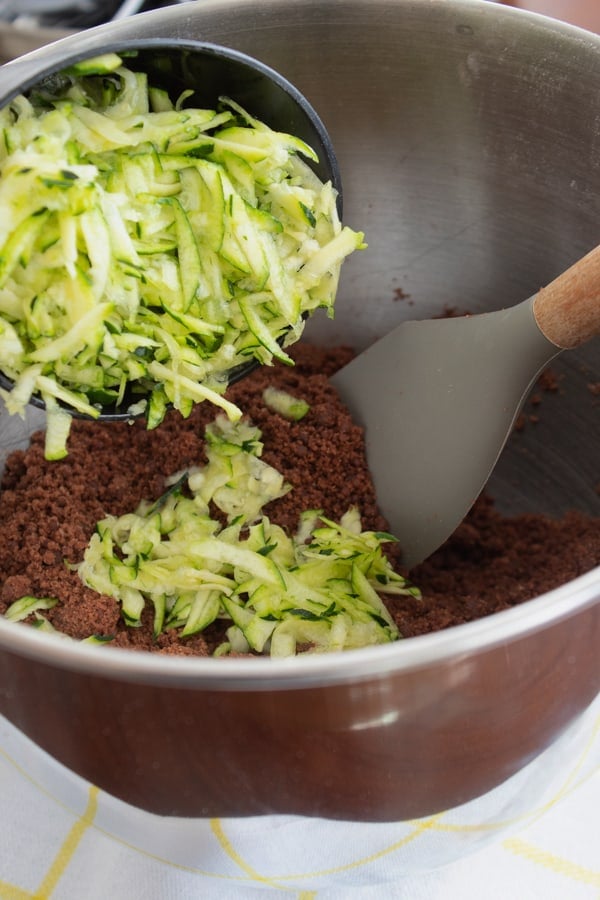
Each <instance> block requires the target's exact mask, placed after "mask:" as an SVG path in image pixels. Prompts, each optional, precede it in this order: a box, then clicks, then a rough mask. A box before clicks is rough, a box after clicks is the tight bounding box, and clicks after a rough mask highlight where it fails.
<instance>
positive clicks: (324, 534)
mask: <svg viewBox="0 0 600 900" xmlns="http://www.w3.org/2000/svg"><path fill="white" fill-rule="evenodd" d="M206 438H207V459H208V462H207V464H206V465H205V466H203V467H201V468H197V469H194V470H193V471H189V472H185V473H175V475H174V476H173V477H172V478H171V479H170V480H169V483H170V487H169V488H168V490H167V491H166V492H165V494H164V495H163V496H162V497H161V498H160V499H159V500H158V501H157V502H154V503H147V502H145V503H142V504H141V505H140V506H139V507H138V509H137V510H136V511H135V512H132V513H127V514H125V515H122V516H119V517H110V516H109V517H107V518H106V519H103V520H102V521H101V522H99V523H98V525H97V529H96V533H95V534H94V535H93V537H92V538H91V540H90V543H89V545H88V547H87V550H86V552H85V556H84V560H83V562H82V563H81V564H80V565H79V567H78V572H79V576H80V578H81V579H82V581H83V583H84V584H85V585H87V586H88V587H90V588H92V589H93V590H95V591H98V592H100V593H103V594H106V595H108V596H111V597H114V598H115V599H116V600H118V601H119V603H120V605H121V613H122V616H123V619H124V621H125V622H126V623H127V624H128V625H129V626H131V627H135V626H137V625H139V623H140V619H141V616H142V612H143V610H144V609H145V607H146V606H147V605H148V606H149V607H150V608H151V609H153V614H154V634H155V636H158V635H159V634H160V633H161V632H163V631H164V630H165V629H170V628H177V629H179V630H180V631H181V635H182V636H183V637H187V636H189V635H193V634H197V633H199V632H201V631H203V630H204V629H205V628H206V627H207V626H208V625H210V624H212V623H213V622H214V621H215V620H216V619H220V620H224V622H225V624H227V623H229V624H228V627H227V629H226V639H225V640H223V642H222V643H221V644H220V645H219V647H218V648H217V650H216V655H219V656H220V655H227V654H229V653H231V652H242V653H247V652H253V653H260V654H267V655H270V656H277V657H281V656H292V655H294V654H296V652H297V651H298V649H310V650H311V651H313V652H323V651H327V650H347V649H351V648H357V647H364V646H367V645H372V644H383V643H389V642H390V641H394V640H396V639H397V638H398V637H399V633H398V629H397V627H396V625H395V623H394V620H393V618H392V617H391V615H390V613H389V612H388V609H387V607H386V605H385V604H384V602H383V600H382V598H381V594H390V595H391V594H412V595H413V596H415V595H416V596H418V595H419V592H418V590H417V589H416V588H414V587H412V586H411V585H409V584H408V583H407V581H406V580H405V579H404V578H403V577H402V576H401V575H399V574H398V573H396V572H395V571H394V569H393V567H392V565H391V564H390V562H389V561H388V559H387V558H386V556H385V555H384V552H383V545H384V544H385V543H386V542H389V541H393V540H394V538H393V537H392V536H391V535H389V534H387V533H379V532H373V531H362V529H361V520H360V515H359V512H358V510H357V509H356V508H353V509H351V510H349V511H348V512H347V513H346V515H345V516H344V517H343V518H342V519H341V521H340V522H334V521H332V520H330V519H328V518H326V517H325V516H323V514H322V511H320V510H307V511H306V512H305V513H303V514H302V516H301V517H300V521H299V523H298V528H297V531H296V533H295V534H294V535H289V534H288V533H287V532H285V531H284V530H283V529H282V528H281V527H280V526H278V525H276V524H275V523H274V522H271V521H270V520H269V518H268V517H267V516H265V515H264V512H263V507H264V506H266V504H267V503H270V502H271V501H273V500H276V499H277V498H279V497H281V496H283V495H284V494H285V493H287V491H288V490H290V486H289V485H288V484H286V483H285V481H284V479H283V477H282V475H281V474H280V473H279V472H278V471H277V470H276V469H274V468H272V467H271V466H269V465H267V464H266V463H265V462H264V461H263V460H262V459H261V458H260V456H261V453H262V446H263V445H262V443H261V440H260V438H261V434H260V431H259V430H258V429H257V428H255V427H254V426H253V425H251V424H249V423H248V422H246V421H245V420H242V421H241V422H238V423H232V422H230V421H229V420H228V419H227V417H226V416H225V415H223V414H220V415H219V416H218V417H217V419H216V420H215V422H214V423H212V425H210V426H208V428H207V430H206ZM213 505H214V506H215V507H217V508H218V509H219V510H221V512H222V513H223V514H224V517H225V523H224V524H222V523H220V522H218V521H216V520H215V519H214V518H212V517H211V515H210V509H211V506H213ZM28 609H29V607H28Z"/></svg>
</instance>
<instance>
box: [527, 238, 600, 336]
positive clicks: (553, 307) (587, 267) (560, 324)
mask: <svg viewBox="0 0 600 900" xmlns="http://www.w3.org/2000/svg"><path fill="white" fill-rule="evenodd" d="M533 313H534V316H535V320H536V322H537V324H538V327H539V329H540V331H541V332H542V334H544V336H545V337H547V338H548V340H549V341H551V342H552V343H553V344H556V346H557V347H561V348H562V349H564V350H569V349H572V348H573V347H578V346H579V345H580V344H583V343H585V342H586V341H589V340H590V338H593V337H595V336H596V335H598V334H600V245H599V246H598V247H595V248H594V249H593V250H591V251H590V252H589V253H588V254H587V255H586V256H584V257H583V258H582V259H580V260H578V261H577V262H576V263H574V264H573V265H572V266H571V267H570V268H569V269H567V270H566V272H563V273H562V275H559V276H558V278H555V279H554V281H552V282H551V283H550V284H549V285H548V286H547V287H544V288H542V289H541V290H540V291H539V293H538V294H537V295H536V297H535V300H534V302H533Z"/></svg>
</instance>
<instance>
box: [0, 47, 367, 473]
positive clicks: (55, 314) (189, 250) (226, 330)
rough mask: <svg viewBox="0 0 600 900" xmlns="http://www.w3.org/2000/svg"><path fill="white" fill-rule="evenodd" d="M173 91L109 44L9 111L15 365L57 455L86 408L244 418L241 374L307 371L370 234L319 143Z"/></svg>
mask: <svg viewBox="0 0 600 900" xmlns="http://www.w3.org/2000/svg"><path fill="white" fill-rule="evenodd" d="M192 100H193V91H186V92H184V93H183V94H182V95H181V96H180V97H179V98H176V99H175V100H173V99H172V98H170V97H169V96H168V95H167V94H166V93H165V91H163V90H160V89H158V88H156V87H154V86H152V85H149V84H148V83H147V78H146V76H145V75H144V74H143V73H139V72H134V71H132V70H130V69H128V68H127V67H126V66H125V65H123V61H122V59H121V58H120V57H119V56H116V55H114V54H108V55H107V56H105V57H102V58H101V59H99V60H98V61H97V63H96V65H91V64H90V62H89V61H87V62H86V63H85V64H84V65H82V66H81V67H79V68H78V67H74V68H73V69H71V70H69V71H67V72H65V73H62V75H61V76H60V77H55V78H54V79H52V81H51V82H48V84H46V85H45V86H44V85H42V86H39V87H38V88H37V89H36V90H35V91H32V92H30V94H29V96H27V97H26V96H23V95H21V96H18V97H16V98H15V99H14V100H12V101H11V102H10V104H8V105H7V106H6V107H5V108H4V109H2V110H0V130H1V135H2V140H1V141H0V369H1V370H2V371H3V372H4V374H5V375H6V376H8V377H9V378H10V379H12V380H13V381H14V388H13V389H12V391H10V392H7V391H2V396H3V398H4V400H5V403H6V405H7V408H8V410H9V411H10V412H11V413H19V414H22V413H23V411H24V408H25V406H26V405H27V403H28V402H29V401H30V398H31V396H32V395H33V394H36V395H38V396H40V397H41V398H42V399H43V401H44V402H45V405H46V410H47V438H46V455H47V457H48V458H50V459H59V458H61V457H63V456H65V455H66V452H67V450H66V442H67V438H68V433H69V427H70V422H71V415H70V413H69V410H76V411H78V412H79V413H80V414H84V415H89V416H91V417H97V416H98V415H99V412H100V410H101V409H102V407H104V406H110V407H113V406H115V405H116V406H117V407H119V405H121V407H122V408H123V411H127V412H130V413H131V414H132V415H134V414H139V413H140V412H144V413H145V415H146V418H147V423H148V427H149V428H154V427H156V426H157V425H158V424H159V423H160V422H161V420H162V418H163V416H164V414H165V411H166V409H167V407H168V405H172V406H174V407H175V408H176V409H178V410H180V411H181V412H182V414H184V415H187V414H189V412H190V410H191V408H192V406H193V404H195V403H197V402H201V401H203V400H209V401H212V402H213V403H215V404H216V405H217V406H219V407H221V408H222V409H224V410H225V411H226V412H227V414H228V416H229V417H230V418H231V419H235V418H239V416H240V411H239V410H238V409H237V408H236V407H235V406H233V405H232V404H231V403H229V402H228V401H227V400H226V399H225V398H224V397H223V396H222V394H223V392H224V390H225V388H226V386H227V373H228V371H229V370H230V369H232V368H234V367H235V366H237V365H238V364H241V363H244V362H247V361H248V359H249V358H256V359H257V360H258V361H259V362H260V363H263V364H269V363H271V362H272V361H273V359H274V358H276V359H279V360H282V361H283V362H286V363H289V364H291V360H290V358H289V356H288V354H287V353H286V352H285V349H283V346H282V345H285V346H287V345H288V344H289V343H291V342H293V341H295V340H297V339H298V337H299V336H300V334H301V332H302V328H303V323H304V317H305V316H306V314H308V313H311V312H312V311H313V310H315V309H316V308H317V307H324V308H326V309H327V310H328V311H329V313H330V314H331V313H332V308H333V304H334V299H335V294H336V290H337V285H338V280H339V274H340V266H341V264H342V262H343V260H344V259H345V258H346V257H347V256H348V255H349V254H350V253H352V252H353V251H354V250H355V249H360V248H362V247H364V246H365V245H364V243H363V234H362V233H359V232H355V231H353V230H352V229H350V228H348V227H343V226H342V224H341V222H340V221H339V217H338V214H337V209H336V194H335V191H334V189H333V187H332V185H331V184H330V183H326V184H323V183H322V182H321V181H320V180H319V179H318V178H317V176H316V175H315V174H314V173H313V171H312V170H311V168H310V167H309V165H308V164H307V163H306V162H305V161H304V160H303V159H302V158H301V157H302V156H304V157H305V158H306V159H308V160H314V159H315V154H314V152H313V150H312V149H311V148H310V147H308V146H307V145H306V144H305V143H304V142H302V141H300V140H298V139H297V138H296V137H294V136H292V135H288V134H283V133H279V132H275V131H273V130H271V129H269V128H268V127H267V126H266V125H264V124H262V123H261V122H259V121H257V120H256V119H254V118H253V117H252V116H250V115H249V114H248V113H246V112H245V111H244V110H243V109H241V108H240V107H239V106H238V105H237V104H236V103H235V102H233V101H231V100H227V99H226V98H223V99H222V102H221V103H220V106H219V108H218V109H214V110H212V109H197V108H194V107H193V106H192V105H190V104H191V101H192Z"/></svg>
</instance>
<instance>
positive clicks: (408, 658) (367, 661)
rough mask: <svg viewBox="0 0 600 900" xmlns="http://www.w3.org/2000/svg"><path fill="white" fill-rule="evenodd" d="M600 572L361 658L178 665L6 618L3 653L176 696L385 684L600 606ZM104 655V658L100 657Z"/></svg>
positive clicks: (349, 654) (1, 629) (353, 654)
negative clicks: (180, 691)
mask: <svg viewBox="0 0 600 900" xmlns="http://www.w3.org/2000/svg"><path fill="white" fill-rule="evenodd" d="M599 587H600V566H596V567H595V568H594V569H591V570H590V571H589V572H586V573H585V574H584V575H580V576H578V577H577V578H575V579H573V580H572V581H569V582H567V583H566V584H563V585H561V586H560V587H557V588H554V589H553V590H551V591H548V592H546V593H544V594H540V595H539V596H538V597H535V598H533V599H531V600H527V601H524V602H523V603H521V604H519V605H518V606H515V607H512V608H511V609H507V610H502V611H500V612H497V613H492V614H490V615H488V616H484V617H483V618H481V619H477V620H475V621H473V622H467V623H464V624H462V625H454V626H452V627H450V628H448V629H444V630H441V631H437V632H432V633H430V634H423V635H416V636H414V637H410V638H406V639H400V640H399V641H395V642H393V643H391V644H386V645H381V644H380V645H377V646H372V647H364V648H360V649H356V650H345V651H335V652H327V653H314V654H304V655H300V656H294V657H290V658H285V659H272V658H271V657H249V658H243V657H236V658H235V659H215V658H213V657H192V656H189V657H179V656H173V655H169V654H160V653H153V652H147V651H143V650H129V649H124V648H120V647H109V646H102V647H100V646H90V645H89V644H83V643H80V642H78V641H75V640H71V639H70V638H67V637H65V636H59V635H53V634H44V633H40V632H38V631H35V630H34V629H33V628H31V627H30V626H29V625H24V624H22V623H13V622H9V621H7V620H6V619H3V618H2V617H1V616H0V652H1V651H2V650H3V649H4V650H5V651H8V652H9V653H11V654H16V655H20V656H23V657H25V658H28V659H34V660H35V661H36V662H39V663H42V664H46V665H50V666H53V667H57V668H59V669H68V670H75V671H77V672H80V673H85V674H87V675H95V676H97V677H100V678H109V679H112V680H119V681H126V682H138V683H140V682H142V683H144V684H152V685H156V686H163V687H172V688H192V689H205V690H211V691H242V692H246V691H265V690H269V691H272V690H298V689H305V688H312V687H322V686H328V685H335V684H346V683H350V682H362V681H364V679H365V678H381V677H383V678H386V677H388V676H389V675H391V674H394V675H399V674H406V673H412V672H418V671H420V670H422V669H425V668H431V667H434V666H444V665H449V664H453V663H455V662H456V660H457V658H462V660H463V661H464V660H467V659H471V660H475V658H476V657H478V656H480V655H482V654H484V653H486V652H488V651H491V650H494V649H495V648H497V647H498V646H499V645H502V644H509V643H513V642H515V641H518V640H521V639H523V638H527V637H529V636H531V635H532V634H533V633H535V632H543V631H544V630H547V629H550V628H552V627H554V626H556V625H557V624H559V623H560V622H561V621H563V620H566V619H569V618H573V617H574V616H576V615H578V614H580V613H581V612H582V611H584V610H585V609H588V608H592V607H594V606H597V605H598V604H600V592H599ZM97 654H100V655H97Z"/></svg>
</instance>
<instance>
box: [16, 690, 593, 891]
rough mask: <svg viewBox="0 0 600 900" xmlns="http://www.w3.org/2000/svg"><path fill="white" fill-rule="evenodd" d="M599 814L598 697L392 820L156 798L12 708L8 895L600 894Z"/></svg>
mask: <svg viewBox="0 0 600 900" xmlns="http://www.w3.org/2000/svg"><path fill="white" fill-rule="evenodd" d="M267 789H268V786H267ZM599 826H600V698H598V700H597V701H596V703H595V704H593V705H592V707H590V709H589V710H588V711H587V712H586V713H585V714H584V715H583V716H581V717H580V718H579V719H578V720H577V721H576V722H575V723H574V724H573V725H572V726H571V727H570V728H569V729H568V730H567V732H565V733H564V734H563V735H562V736H561V737H560V738H559V739H558V740H557V741H556V742H555V743H554V744H553V745H552V746H551V747H549V748H548V749H547V750H546V751H545V752H544V753H543V754H542V755H541V756H540V757H538V759H536V760H534V761H533V762H531V763H530V764H529V765H528V766H527V767H525V769H523V770H522V771H521V772H519V773H517V775H515V776H513V777H512V778H510V779H509V780H508V781H507V782H505V783H504V784H502V785H501V786H500V787H498V788H496V789H495V790H493V791H491V792H489V793H488V794H486V795H485V796H484V797H482V798H479V799H477V800H474V801H472V802H470V803H468V804H465V805H464V806H462V807H460V808H458V809H455V810H449V811H446V812H443V813H440V814H438V815H434V816H429V817H427V818H424V819H420V820H417V821H412V822H401V823H385V824H364V823H340V822H331V821H325V820H319V819H317V820H314V819H308V818H302V817H297V816H280V815H278V816H272V817H269V816H267V817H256V818H249V819H238V820H235V819H210V820H208V819H207V820H197V819H194V820H189V819H187V820H186V819H179V818H165V817H159V816H156V815H151V814H147V813H145V812H142V811H140V810H138V809H135V808H133V807H130V806H128V805H127V804H124V803H122V802H121V801H119V800H116V799H115V798H113V797H111V796H109V795H107V794H105V793H104V792H103V791H101V790H99V789H98V788H97V787H95V786H94V785H91V784H87V783H86V782H85V781H84V780H82V779H81V778H79V777H78V776H76V775H74V774H73V773H71V772H70V771H68V770H67V769H65V768H64V767H63V766H62V765H59V764H58V763H57V762H55V761H54V760H53V759H51V758H50V757H49V756H48V755H47V754H46V753H44V752H43V751H42V750H40V749H39V748H38V747H36V746H35V745H34V744H33V743H32V742H31V741H30V740H29V739H28V738H26V737H24V735H23V734H21V733H20V732H19V731H18V730H17V729H16V728H14V727H13V726H12V725H11V724H10V723H8V722H7V721H6V720H4V719H1V718H0V829H1V834H2V840H1V841H0V898H1V900H24V898H43V900H45V898H52V900H107V898H110V900H137V898H140V900H141V898H143V900H147V898H150V900H153V898H157V900H183V898H185V900H187V898H204V897H207V898H210V900H246V898H249V900H252V898H256V900H259V898H275V900H279V898H281V900H283V898H296V900H346V898H349V900H374V898H386V900H387V898H392V900H394V898H402V900H405V898H406V900H442V898H443V900H454V898H460V900H470V898H477V900H507V898H508V900H512V898H514V900H534V898H544V900H598V898H599V897H600V827H599Z"/></svg>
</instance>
